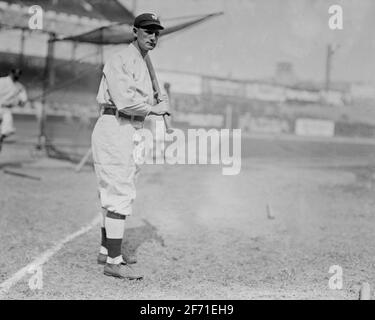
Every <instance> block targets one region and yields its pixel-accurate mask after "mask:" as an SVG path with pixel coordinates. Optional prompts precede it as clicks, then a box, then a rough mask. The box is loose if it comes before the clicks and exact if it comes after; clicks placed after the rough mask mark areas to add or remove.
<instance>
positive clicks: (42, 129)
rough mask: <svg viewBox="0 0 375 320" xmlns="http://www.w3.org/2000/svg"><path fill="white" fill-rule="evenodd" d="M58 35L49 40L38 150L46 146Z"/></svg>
mask: <svg viewBox="0 0 375 320" xmlns="http://www.w3.org/2000/svg"><path fill="white" fill-rule="evenodd" d="M55 39H56V34H55V33H50V35H49V39H48V48H47V56H46V62H45V67H44V76H43V95H42V110H41V113H40V119H39V136H38V145H37V148H38V149H44V148H45V144H46V132H45V122H46V96H47V90H48V89H49V88H50V87H51V84H52V83H53V82H54V78H53V74H52V72H51V70H52V65H53V56H54V48H55Z"/></svg>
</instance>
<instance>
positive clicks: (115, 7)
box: [1, 0, 134, 23]
mask: <svg viewBox="0 0 375 320" xmlns="http://www.w3.org/2000/svg"><path fill="white" fill-rule="evenodd" d="M1 1H3V2H6V3H8V4H9V5H15V4H16V5H20V6H25V7H31V6H33V5H39V6H41V7H42V8H43V9H44V10H45V11H55V12H57V13H65V14H71V15H73V14H74V15H78V16H83V17H88V18H94V19H105V20H109V21H116V22H120V21H121V22H125V23H126V22H127V23H132V22H133V20H134V15H133V13H132V12H130V11H129V10H128V9H126V8H125V7H124V6H123V5H122V4H121V3H120V2H119V1H118V0H105V1H103V0H1Z"/></svg>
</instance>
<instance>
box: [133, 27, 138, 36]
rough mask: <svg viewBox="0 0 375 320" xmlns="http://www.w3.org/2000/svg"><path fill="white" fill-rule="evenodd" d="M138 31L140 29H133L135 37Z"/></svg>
mask: <svg viewBox="0 0 375 320" xmlns="http://www.w3.org/2000/svg"><path fill="white" fill-rule="evenodd" d="M137 31H138V29H137V28H136V27H133V33H134V35H137Z"/></svg>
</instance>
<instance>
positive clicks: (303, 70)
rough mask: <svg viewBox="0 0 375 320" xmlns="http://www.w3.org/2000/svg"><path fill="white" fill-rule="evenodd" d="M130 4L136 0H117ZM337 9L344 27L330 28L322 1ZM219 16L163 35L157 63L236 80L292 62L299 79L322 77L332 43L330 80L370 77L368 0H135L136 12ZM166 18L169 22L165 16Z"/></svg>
mask: <svg viewBox="0 0 375 320" xmlns="http://www.w3.org/2000/svg"><path fill="white" fill-rule="evenodd" d="M121 2H123V4H124V5H125V6H126V7H127V8H130V9H131V8H132V6H133V3H134V0H121ZM334 4H339V5H341V6H342V8H343V21H344V29H343V30H334V31H333V30H330V29H329V27H328V19H329V17H330V15H329V13H328V8H329V7H330V6H331V5H334ZM219 11H223V12H224V15H222V16H219V17H217V18H214V19H212V20H209V21H208V22H206V23H204V24H201V25H198V26H195V27H193V28H191V29H189V30H186V31H183V32H180V33H179V34H175V35H171V36H169V37H166V38H165V39H161V41H160V45H159V47H158V48H157V49H155V50H154V52H152V56H153V60H154V64H155V65H156V66H157V67H158V68H162V69H170V70H178V71H188V72H196V73H203V74H208V75H215V76H223V77H228V78H239V79H267V78H270V77H272V76H273V75H274V73H275V69H276V64H277V62H284V61H286V62H291V63H293V66H294V71H295V73H296V75H297V77H298V79H300V80H313V81H323V80H324V77H325V61H326V50H327V45H328V44H329V43H332V44H335V45H338V50H337V51H336V52H335V54H334V56H333V60H332V61H333V62H332V79H333V80H336V81H361V82H372V83H375V59H374V57H375V37H374V30H375V20H374V19H372V17H375V1H373V0H359V1H358V0H332V1H331V0H137V1H136V13H137V14H139V13H142V12H153V13H156V14H157V15H158V16H159V17H160V19H161V20H162V22H163V21H164V22H165V23H167V22H168V19H169V18H173V17H182V16H188V15H196V14H206V13H212V12H219ZM169 23H171V22H169Z"/></svg>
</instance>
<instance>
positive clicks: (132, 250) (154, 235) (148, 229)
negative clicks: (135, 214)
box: [122, 219, 165, 255]
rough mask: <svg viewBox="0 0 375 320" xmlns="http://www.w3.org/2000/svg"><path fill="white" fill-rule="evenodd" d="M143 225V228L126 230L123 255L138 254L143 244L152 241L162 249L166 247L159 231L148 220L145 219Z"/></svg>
mask: <svg viewBox="0 0 375 320" xmlns="http://www.w3.org/2000/svg"><path fill="white" fill-rule="evenodd" d="M143 223H144V225H143V226H140V227H136V228H129V229H126V231H125V237H124V240H123V244H122V252H123V254H132V255H133V254H136V252H137V250H138V248H139V247H140V246H142V244H144V243H145V242H149V241H152V240H155V241H156V242H157V243H159V244H160V245H161V246H162V247H164V246H165V243H164V239H163V238H162V236H160V235H159V234H158V229H157V228H156V227H155V226H153V225H152V224H151V223H150V222H148V221H147V220H146V219H143Z"/></svg>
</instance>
